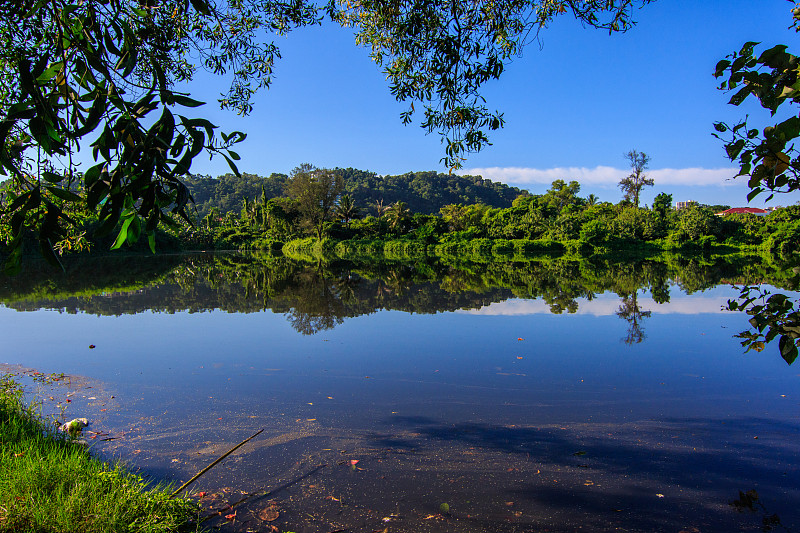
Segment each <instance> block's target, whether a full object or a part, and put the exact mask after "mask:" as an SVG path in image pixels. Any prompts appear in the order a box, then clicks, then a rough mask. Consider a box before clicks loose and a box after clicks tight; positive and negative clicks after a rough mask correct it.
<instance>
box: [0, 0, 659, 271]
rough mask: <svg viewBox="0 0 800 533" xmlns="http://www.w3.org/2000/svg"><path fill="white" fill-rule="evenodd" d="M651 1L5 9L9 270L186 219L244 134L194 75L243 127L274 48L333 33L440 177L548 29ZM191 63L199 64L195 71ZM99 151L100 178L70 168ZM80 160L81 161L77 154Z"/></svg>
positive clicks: (620, 16)
mask: <svg viewBox="0 0 800 533" xmlns="http://www.w3.org/2000/svg"><path fill="white" fill-rule="evenodd" d="M649 1H650V0H501V1H497V0H480V1H478V2H464V1H463V0H447V1H440V0H356V1H353V0H338V1H337V0H332V1H330V2H327V3H324V4H323V3H316V2H314V1H311V0H296V1H292V2H281V1H278V0H227V1H226V0H219V1H216V0H83V1H74V0H0V9H2V11H3V14H4V24H3V26H2V28H0V95H1V96H2V104H0V172H1V173H2V174H4V175H9V176H11V177H12V178H13V186H12V187H11V188H10V190H9V191H8V192H7V193H6V194H7V198H6V199H5V201H4V205H3V208H2V216H3V217H4V218H5V219H6V220H7V221H8V222H9V223H10V225H11V236H10V238H9V240H10V244H11V250H12V256H11V265H17V264H18V258H19V255H20V254H21V249H22V248H21V240H22V234H23V232H24V231H23V230H24V229H25V228H30V229H31V230H32V231H33V232H34V233H35V234H36V237H37V239H38V240H39V243H40V245H41V249H42V252H43V253H44V255H45V256H46V257H47V258H48V259H50V260H51V261H52V262H54V263H55V262H57V261H58V258H57V256H56V254H55V253H54V252H53V246H54V243H56V242H58V241H60V240H63V239H68V238H71V236H70V234H69V231H68V230H69V227H70V226H72V225H74V220H73V217H72V215H71V211H72V209H73V208H75V206H79V205H80V206H86V207H87V208H88V209H89V210H91V211H93V212H97V213H99V217H100V223H99V226H98V228H97V230H96V231H97V233H98V234H104V233H106V234H107V233H110V232H113V231H116V232H117V239H116V242H115V244H114V246H121V245H122V244H123V243H125V242H133V241H135V240H137V239H138V238H139V236H140V235H142V234H145V235H147V236H148V237H149V239H150V243H151V246H152V245H153V240H152V236H153V232H154V230H155V228H156V227H157V226H158V225H159V224H162V223H165V224H168V225H169V224H173V223H174V217H175V216H178V217H183V218H187V213H186V206H187V203H188V202H189V201H190V195H189V194H188V191H187V188H186V187H185V185H184V184H183V183H182V181H181V178H182V177H184V176H186V175H187V174H188V173H189V172H190V169H191V166H192V162H193V161H194V160H195V158H196V157H197V156H199V155H200V154H201V153H204V152H205V153H208V154H211V155H214V154H220V155H222V156H223V157H225V158H226V159H227V160H228V162H229V164H230V165H231V168H232V169H233V171H234V172H235V173H236V172H237V170H236V167H235V164H234V161H236V160H237V159H238V158H239V156H238V155H237V154H236V153H235V152H233V151H232V150H231V148H232V147H233V145H235V144H236V143H237V142H240V141H242V140H243V139H244V137H245V136H244V134H243V133H239V132H234V133H231V134H222V133H220V132H219V131H218V129H217V128H216V127H215V126H214V124H212V123H211V122H209V121H208V120H206V119H204V118H202V117H196V116H195V117H192V116H190V115H189V114H188V113H187V112H186V109H187V108H195V107H199V106H201V105H202V102H199V101H197V100H194V99H192V98H191V97H190V96H189V95H188V94H184V93H181V92H180V91H178V90H176V89H175V87H176V84H178V83H180V82H185V81H188V80H191V78H192V76H193V74H194V72H195V70H196V69H197V68H198V66H200V67H202V68H205V69H206V70H209V71H211V72H213V73H216V74H221V75H225V74H227V75H228V76H229V78H230V80H231V84H230V87H229V90H228V91H227V92H226V93H225V94H222V95H220V100H219V103H220V105H221V106H222V107H224V108H229V109H233V110H235V111H237V112H239V113H242V114H247V113H248V112H249V111H250V110H251V109H252V103H251V100H252V96H253V94H254V93H255V91H257V90H258V89H259V88H262V87H267V86H269V85H270V83H271V81H272V69H273V66H274V63H275V60H276V59H278V58H280V50H279V49H278V47H277V46H276V45H275V43H274V42H273V38H274V36H276V35H281V34H285V33H286V32H289V31H291V30H293V29H295V28H298V27H302V26H306V25H314V24H319V23H321V22H322V20H323V19H324V18H326V17H327V18H329V19H331V20H332V21H334V22H336V23H339V24H341V25H344V26H351V27H353V28H354V30H355V34H356V42H357V43H358V44H361V45H364V46H366V47H368V48H369V50H370V53H371V55H372V57H373V58H374V59H375V61H376V62H377V63H378V64H379V65H380V66H381V67H383V70H384V72H385V73H386V75H387V76H388V79H389V83H390V88H391V90H392V93H393V94H394V96H395V97H396V98H397V99H398V100H399V101H403V102H408V103H409V109H408V110H407V111H406V112H404V113H403V114H402V117H401V118H402V120H403V122H410V121H411V120H412V115H413V114H414V112H415V103H417V104H421V106H422V107H423V108H424V111H423V118H422V121H421V126H422V127H423V129H425V131H427V132H437V133H439V134H440V135H441V136H442V138H443V142H444V143H445V154H446V155H445V157H444V158H443V161H444V163H445V164H446V165H447V166H448V167H451V168H457V167H459V166H460V165H461V162H462V161H463V159H464V156H465V155H466V154H468V153H470V152H475V151H478V150H480V149H481V148H482V147H483V146H485V145H486V144H488V142H489V141H488V135H487V132H488V131H491V130H495V129H497V128H499V127H501V126H502V124H503V116H502V114H501V113H499V112H497V111H490V110H489V109H488V108H487V107H486V105H485V102H484V100H483V97H482V96H481V92H480V91H481V88H482V86H483V84H484V83H485V82H487V81H488V80H490V79H495V78H497V77H499V76H500V75H501V74H502V72H503V69H504V65H505V64H506V63H507V62H509V61H510V60H512V58H513V57H514V56H515V55H517V54H519V53H520V52H521V50H522V49H523V47H524V45H525V44H526V43H527V42H529V41H530V40H531V39H532V37H533V36H535V35H536V33H537V32H538V31H539V30H540V29H541V28H543V27H545V26H546V25H547V24H548V23H549V22H550V21H552V20H553V19H554V18H555V17H557V16H559V15H562V14H566V13H571V14H572V15H573V16H574V17H576V18H577V19H579V20H580V21H582V22H583V23H584V24H586V25H588V26H593V27H597V28H603V29H607V30H609V31H610V32H613V31H625V30H627V29H628V28H630V27H631V25H632V24H633V21H632V14H633V11H634V9H635V8H636V6H638V5H644V4H647V3H649ZM192 58H194V59H196V61H197V64H194V63H191V62H190V59H192ZM87 148H90V149H91V156H92V158H93V160H94V164H92V165H91V166H89V167H88V168H86V169H82V168H80V167H79V165H78V164H77V162H76V160H77V158H76V157H75V156H76V155H77V154H79V153H80V152H81V150H86V149H87ZM83 153H85V152H83Z"/></svg>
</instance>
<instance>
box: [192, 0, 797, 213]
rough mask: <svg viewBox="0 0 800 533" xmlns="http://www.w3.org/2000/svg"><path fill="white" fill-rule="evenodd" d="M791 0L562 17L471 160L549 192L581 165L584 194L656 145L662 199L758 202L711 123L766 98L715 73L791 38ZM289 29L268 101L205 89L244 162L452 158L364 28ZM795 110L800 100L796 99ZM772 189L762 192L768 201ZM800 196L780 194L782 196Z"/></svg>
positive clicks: (752, 110)
mask: <svg viewBox="0 0 800 533" xmlns="http://www.w3.org/2000/svg"><path fill="white" fill-rule="evenodd" d="M793 5H794V4H793V2H788V1H786V0H709V1H699V2H677V1H674V0H672V1H670V0H660V1H656V2H654V3H652V4H650V5H648V6H646V7H645V8H643V9H641V10H639V11H638V12H637V16H636V19H637V20H638V25H637V26H636V27H634V28H633V29H632V30H630V31H629V32H628V33H626V34H615V35H610V36H609V35H608V33H607V32H604V31H602V30H594V29H587V28H582V27H581V26H580V25H579V24H578V23H576V22H574V21H573V20H571V19H569V18H567V17H562V18H560V19H558V20H556V21H555V22H554V23H553V24H551V26H550V27H549V28H547V29H546V30H544V31H543V32H542V33H541V35H540V41H539V42H533V43H531V44H530V45H529V46H528V47H527V48H526V49H525V51H524V55H523V56H522V57H520V58H517V59H515V61H514V62H513V63H512V64H511V65H510V66H509V67H508V68H507V70H506V72H505V73H504V75H503V76H502V77H501V79H500V80H498V81H496V82H492V83H491V84H489V85H487V87H486V90H485V92H484V95H485V96H486V98H487V100H488V106H489V107H490V108H494V109H499V110H501V111H502V112H504V114H505V119H506V127H505V128H504V130H502V131H501V132H499V133H495V134H494V135H493V136H492V138H491V140H492V142H493V143H494V144H493V146H490V147H488V148H486V149H485V150H484V151H483V152H481V153H480V154H477V155H472V156H471V157H470V158H469V160H468V161H467V162H466V164H465V170H464V171H465V172H467V173H471V174H481V175H483V176H484V177H485V178H489V179H493V180H496V181H503V182H505V183H509V184H511V185H517V186H520V187H523V188H525V189H528V190H530V191H531V192H534V193H541V192H544V191H545V190H546V189H547V188H548V185H549V183H550V182H551V181H552V180H553V179H558V178H560V179H565V180H572V179H576V180H578V181H579V182H581V184H582V188H581V194H582V195H587V194H589V193H594V194H596V195H598V196H599V197H600V199H601V200H608V201H612V202H616V201H618V200H619V199H620V198H621V193H620V192H619V189H618V188H617V187H616V183H617V182H618V181H619V178H620V177H622V176H624V175H625V174H626V169H627V164H626V160H625V158H624V154H625V153H626V152H627V151H628V150H630V149H632V148H636V149H638V150H640V151H644V152H646V153H647V154H648V155H650V156H651V164H650V169H651V173H650V175H651V177H653V178H654V179H655V181H656V184H655V186H654V187H652V188H650V189H649V190H648V191H646V192H645V194H644V195H643V201H644V202H645V203H649V202H650V201H652V198H653V196H654V195H655V194H658V193H659V192H667V193H670V194H672V195H673V198H674V200H675V201H678V200H689V199H694V200H698V201H700V202H704V203H726V204H731V205H745V204H746V198H745V195H746V193H747V188H746V187H745V184H744V183H743V182H742V180H741V179H740V180H736V181H730V180H729V178H730V177H731V176H733V175H734V174H735V170H734V165H733V164H732V163H731V162H730V161H728V160H727V159H726V157H725V155H724V151H723V149H722V143H721V142H720V141H718V140H716V139H715V138H713V137H712V135H711V133H712V131H713V127H712V124H713V122H714V121H716V120H725V121H728V122H736V121H737V120H738V119H741V118H743V117H744V116H745V114H748V113H749V114H750V116H751V123H752V124H766V120H767V119H768V113H767V112H765V111H764V110H762V109H760V108H758V107H756V106H752V105H750V106H740V107H738V108H737V107H734V106H730V105H727V104H726V102H727V100H728V96H726V95H725V94H723V93H722V92H720V91H718V90H717V89H716V87H717V84H718V83H717V80H715V79H714V77H713V76H712V73H713V70H714V66H715V65H716V63H717V61H719V60H720V59H722V58H724V57H725V56H726V55H728V54H729V53H731V52H733V51H735V50H738V49H739V48H740V47H741V45H742V44H743V43H744V42H745V41H748V40H752V41H760V42H763V43H764V46H767V45H769V46H771V45H773V44H779V43H782V44H787V45H789V47H790V50H797V49H798V48H800V46H797V44H798V40H799V39H798V35H797V34H796V33H795V32H794V31H792V30H790V29H789V28H788V27H789V25H790V23H791V14H790V9H791V8H792V7H793ZM276 43H277V44H278V45H279V47H280V49H281V53H282V55H283V58H282V59H281V60H279V62H278V64H277V67H276V73H275V80H274V83H273V85H272V87H271V88H270V89H269V90H268V91H264V92H262V93H260V94H259V95H257V97H256V100H255V110H254V112H253V114H251V115H250V116H248V117H237V116H236V115H234V114H231V113H228V112H221V111H218V110H216V109H214V104H213V102H214V101H215V99H216V93H217V92H218V91H219V88H220V83H219V81H216V80H214V79H212V78H210V77H209V76H206V75H201V76H198V78H197V79H196V80H195V82H193V84H192V86H191V87H190V90H191V91H192V93H193V95H195V96H199V97H200V98H201V99H205V100H206V101H208V102H210V104H209V105H208V106H206V107H205V108H203V112H204V113H205V114H210V115H211V116H212V117H213V120H214V121H215V122H216V123H217V124H218V125H220V126H222V128H223V129H224V130H226V131H230V130H233V129H237V130H241V131H245V132H247V134H248V138H247V140H246V141H245V143H244V144H243V145H240V147H239V148H238V149H237V151H238V152H239V153H240V155H241V156H242V161H241V162H240V164H239V168H240V170H242V171H246V172H252V173H256V174H262V175H268V174H270V173H271V172H288V171H290V170H291V169H292V168H294V167H295V166H297V165H298V164H300V163H303V162H310V163H313V164H315V165H316V166H319V167H355V168H360V169H363V170H371V171H374V172H377V173H379V174H401V173H404V172H409V171H417V170H431V169H433V170H439V171H446V169H445V168H444V167H443V166H442V164H441V163H440V162H439V160H440V158H441V157H442V156H443V153H444V152H443V146H442V144H441V143H440V139H439V137H438V136H436V135H427V136H426V135H425V134H424V132H423V131H422V130H421V129H420V128H419V127H418V126H417V125H410V126H403V125H402V124H401V123H400V120H399V118H398V115H399V113H400V112H401V111H403V110H404V109H405V105H403V104H400V103H398V102H396V101H395V100H394V98H393V97H392V96H391V94H390V93H389V89H388V86H387V83H386V81H385V79H384V75H383V74H382V73H381V72H380V70H379V69H378V68H377V67H376V65H375V64H374V63H373V62H372V61H371V60H370V59H369V56H368V53H367V51H366V50H365V49H363V48H359V47H357V46H355V44H354V40H353V36H352V32H351V31H349V30H346V29H341V28H339V27H337V26H335V25H333V24H331V23H327V24H325V25H323V26H322V27H313V28H304V29H302V30H299V31H296V32H294V33H292V34H290V35H289V36H288V37H285V38H282V37H281V38H278V39H277V41H276ZM795 111H796V110H795ZM193 171H195V172H198V173H206V174H210V175H218V174H222V173H224V172H227V167H226V165H225V163H224V161H222V160H221V159H220V160H216V159H215V160H213V161H210V162H207V161H203V162H200V161H198V165H197V166H196V167H193ZM764 196H765V195H762V196H761V197H759V198H758V199H756V200H754V201H753V202H751V204H750V205H757V206H758V205H763V197H764ZM797 201H800V194H798V193H794V194H793V195H790V196H780V197H777V198H776V200H774V201H773V202H772V204H773V205H776V204H777V205H788V204H792V203H795V202H797Z"/></svg>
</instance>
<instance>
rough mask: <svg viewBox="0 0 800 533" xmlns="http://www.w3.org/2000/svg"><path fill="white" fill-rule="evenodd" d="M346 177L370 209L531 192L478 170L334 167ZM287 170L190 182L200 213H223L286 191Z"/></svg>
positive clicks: (429, 207)
mask: <svg viewBox="0 0 800 533" xmlns="http://www.w3.org/2000/svg"><path fill="white" fill-rule="evenodd" d="M334 170H335V172H336V173H337V174H339V175H341V176H342V178H343V179H344V193H345V194H347V195H349V196H350V197H351V198H352V199H353V201H354V202H355V203H356V204H357V205H359V206H362V207H364V208H368V209H369V210H371V211H374V210H375V206H376V205H377V204H379V203H380V204H382V205H385V206H389V205H391V204H393V203H396V202H405V203H406V204H407V205H408V207H409V209H411V210H412V211H414V212H415V213H424V214H431V213H437V212H438V211H439V209H441V208H442V207H444V206H445V205H448V204H477V203H481V204H486V205H488V206H491V207H510V206H511V202H512V201H513V200H514V199H515V198H516V197H517V196H520V195H526V194H528V193H527V192H526V191H523V190H521V189H518V188H517V187H510V186H508V185H506V184H504V183H500V182H493V181H491V180H486V179H483V178H481V177H480V176H457V175H454V174H442V173H440V172H434V171H429V172H408V173H406V174H402V175H399V176H379V175H378V174H376V173H375V172H368V171H364V170H358V169H354V168H344V169H334ZM288 178H289V176H287V175H286V174H276V173H272V174H271V175H269V176H268V177H262V176H258V175H256V174H248V173H246V172H245V173H242V174H241V175H240V176H236V175H234V174H230V173H229V174H224V175H222V176H218V177H216V178H212V177H210V176H192V177H189V178H187V179H186V185H187V187H188V188H189V191H190V192H191V194H192V197H193V198H194V204H195V208H196V210H197V216H198V218H199V219H202V218H204V217H205V216H206V215H208V214H209V213H211V212H212V210H215V211H216V212H217V213H219V214H221V215H225V214H226V213H229V212H234V213H236V214H238V213H239V212H240V211H241V210H242V209H243V208H244V203H245V201H248V202H253V201H255V200H258V199H260V198H261V196H262V194H264V195H265V196H266V198H267V199H272V198H278V197H281V196H284V187H285V185H286V181H287V180H288Z"/></svg>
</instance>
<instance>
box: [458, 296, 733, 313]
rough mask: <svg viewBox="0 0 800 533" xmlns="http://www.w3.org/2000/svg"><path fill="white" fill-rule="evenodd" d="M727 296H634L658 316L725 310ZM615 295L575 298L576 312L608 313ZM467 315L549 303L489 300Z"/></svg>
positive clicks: (538, 309)
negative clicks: (659, 300)
mask: <svg viewBox="0 0 800 533" xmlns="http://www.w3.org/2000/svg"><path fill="white" fill-rule="evenodd" d="M727 301H728V300H727V298H724V297H719V298H709V297H679V298H673V299H672V300H671V301H670V302H668V303H665V304H657V303H656V302H655V301H653V299H652V298H643V297H640V298H638V303H639V307H640V309H641V310H642V311H652V312H653V314H662V315H700V314H708V313H715V314H716V313H726V312H727V311H723V310H722V307H723V306H725V305H726V303H727ZM619 303H620V299H619V297H616V295H613V296H611V297H605V296H604V297H601V298H597V299H595V300H591V301H586V300H578V311H577V312H576V313H575V314H576V315H593V316H610V315H613V314H615V313H616V312H617V311H618V310H619ZM459 312H461V313H467V314H471V315H487V316H514V315H540V314H549V313H550V306H548V305H547V303H545V302H544V301H543V300H540V299H537V300H507V301H505V302H497V303H492V304H489V305H487V306H484V307H481V308H480V309H476V310H471V311H459Z"/></svg>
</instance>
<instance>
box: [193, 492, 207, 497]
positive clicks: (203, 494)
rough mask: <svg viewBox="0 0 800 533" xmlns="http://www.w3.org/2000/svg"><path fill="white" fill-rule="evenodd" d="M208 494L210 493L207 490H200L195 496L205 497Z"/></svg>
mask: <svg viewBox="0 0 800 533" xmlns="http://www.w3.org/2000/svg"><path fill="white" fill-rule="evenodd" d="M206 494H208V493H207V492H198V493H197V494H195V496H197V497H198V498H205V497H206Z"/></svg>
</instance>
